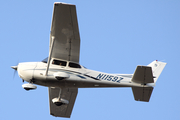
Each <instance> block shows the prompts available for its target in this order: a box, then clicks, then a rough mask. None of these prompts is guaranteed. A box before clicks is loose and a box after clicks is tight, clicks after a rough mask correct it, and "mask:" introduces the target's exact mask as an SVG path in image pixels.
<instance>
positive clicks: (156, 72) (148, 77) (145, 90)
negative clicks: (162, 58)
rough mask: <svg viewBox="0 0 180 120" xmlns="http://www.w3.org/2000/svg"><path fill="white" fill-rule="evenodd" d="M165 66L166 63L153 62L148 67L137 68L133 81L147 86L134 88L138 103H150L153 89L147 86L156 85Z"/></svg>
mask: <svg viewBox="0 0 180 120" xmlns="http://www.w3.org/2000/svg"><path fill="white" fill-rule="evenodd" d="M165 66H166V63H164V62H159V61H153V62H152V63H150V64H149V65H148V66H137V68H136V70H135V72H134V74H133V77H132V80H131V81H132V82H135V83H140V84H141V85H145V86H143V87H132V91H133V95H134V99H135V100H136V101H144V102H149V99H150V97H151V94H152V91H153V87H150V86H149V87H147V86H146V84H148V83H156V81H157V79H158V78H159V76H160V74H161V72H162V70H163V69H164V67H165Z"/></svg>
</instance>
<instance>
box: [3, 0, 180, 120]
mask: <svg viewBox="0 0 180 120" xmlns="http://www.w3.org/2000/svg"><path fill="white" fill-rule="evenodd" d="M54 2H57V1H54V0H48V1H44V0H31V1H24V0H16V1H12V0H5V1H0V40H1V44H0V54H1V60H0V62H1V70H0V71H1V72H0V75H1V82H0V83H1V87H0V95H1V97H0V98H1V100H0V113H1V114H0V120H12V119H17V120H24V119H26V120H32V119H33V120H35V119H42V120H59V119H65V118H55V117H53V116H51V115H49V101H48V100H49V99H48V89H47V88H46V87H41V86H38V88H37V90H35V91H28V92H27V91H25V90H24V89H23V88H22V87H21V85H22V84H23V83H22V80H21V79H20V78H19V77H18V75H16V76H15V78H14V79H13V72H14V71H13V70H12V69H11V68H10V66H12V65H16V64H17V63H18V62H28V61H41V60H42V59H44V58H45V57H47V56H48V52H49V47H48V46H49V34H50V27H51V18H52V11H53V3H54ZM59 2H60V1H59ZM61 2H66V3H72V4H75V5H76V8H77V15H78V22H79V30H80V37H81V53H80V63H81V64H82V65H84V66H86V67H87V68H89V69H93V70H97V71H103V72H108V73H130V74H131V73H133V72H134V70H135V68H136V66H137V65H147V64H149V63H150V62H152V61H153V60H156V59H157V60H159V61H165V62H167V63H168V64H167V66H166V67H165V69H164V71H163V72H162V74H161V76H160V77H159V79H158V81H157V84H156V87H155V89H154V91H153V93H152V96H151V99H150V102H149V103H145V102H137V101H135V100H134V98H133V94H132V91H131V88H102V89H79V93H78V96H77V99H76V103H75V106H74V109H73V112H72V115H71V118H70V119H71V120H99V119H102V120H109V119H111V120H124V119H126V120H132V119H133V120H141V119H146V120H152V119H154V120H155V119H162V120H170V119H171V120H178V119H180V104H179V102H180V87H179V86H180V78H179V75H180V1H179V0H171V1H170V0H158V1H157V0H148V1H145V0H137V1H134V0H123V1H119V0H113V1H109V0H100V1H83V0H72V1H71V0H67V1H61Z"/></svg>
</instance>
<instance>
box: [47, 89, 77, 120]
mask: <svg viewBox="0 0 180 120" xmlns="http://www.w3.org/2000/svg"><path fill="white" fill-rule="evenodd" d="M59 91H60V88H50V87H49V105H50V114H51V115H53V116H56V117H66V118H70V116H71V112H72V109H73V106H74V103H75V100H76V96H77V93H78V88H63V89H61V91H62V92H61V98H63V99H66V100H68V101H69V104H68V105H61V106H56V105H55V104H53V102H52V99H53V98H56V97H58V96H59Z"/></svg>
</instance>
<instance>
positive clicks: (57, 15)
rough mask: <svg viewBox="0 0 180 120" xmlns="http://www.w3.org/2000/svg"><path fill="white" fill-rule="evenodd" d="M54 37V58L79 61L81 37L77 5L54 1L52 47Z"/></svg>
mask: <svg viewBox="0 0 180 120" xmlns="http://www.w3.org/2000/svg"><path fill="white" fill-rule="evenodd" d="M52 37H54V44H53V49H52V56H51V57H52V58H59V59H64V60H68V61H74V62H77V63H78V62H79V50H80V37H79V28H78V22H77V15H76V6H75V5H71V4H65V3H54V11H53V17H52V25H51V34H50V48H51V44H52Z"/></svg>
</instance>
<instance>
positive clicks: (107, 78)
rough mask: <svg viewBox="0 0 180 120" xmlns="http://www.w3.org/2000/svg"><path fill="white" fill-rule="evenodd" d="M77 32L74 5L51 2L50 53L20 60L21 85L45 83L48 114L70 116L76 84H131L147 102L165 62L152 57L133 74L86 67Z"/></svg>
mask: <svg viewBox="0 0 180 120" xmlns="http://www.w3.org/2000/svg"><path fill="white" fill-rule="evenodd" d="M79 52H80V36H79V28H78V22H77V15H76V6H75V5H72V4H66V3H60V2H55V3H54V11H53V17H52V25H51V33H50V46H49V57H47V58H46V59H44V60H43V61H41V62H25V63H19V64H18V65H17V66H11V68H13V69H15V70H16V71H18V75H19V77H20V78H22V80H23V82H24V81H27V82H28V83H27V84H23V85H22V87H23V88H24V89H25V90H33V89H36V88H37V87H36V86H35V85H34V84H37V85H41V86H45V87H48V89H49V105H50V114H51V115H53V116H56V117H66V118H70V116H71V112H72V109H73V106H74V103H75V100H76V96H77V93H78V88H97V87H98V88H101V87H131V88H132V91H133V95H134V99H135V100H136V101H144V102H149V100H150V97H151V93H152V91H153V87H154V86H155V83H156V81H157V79H158V77H159V75H160V74H161V72H162V70H163V69H164V67H165V65H166V63H164V62H160V61H157V60H155V61H153V62H152V63H150V64H149V65H147V66H137V68H136V70H135V72H134V74H108V73H103V72H98V71H94V70H89V69H87V68H85V67H83V66H82V65H80V64H79Z"/></svg>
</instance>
